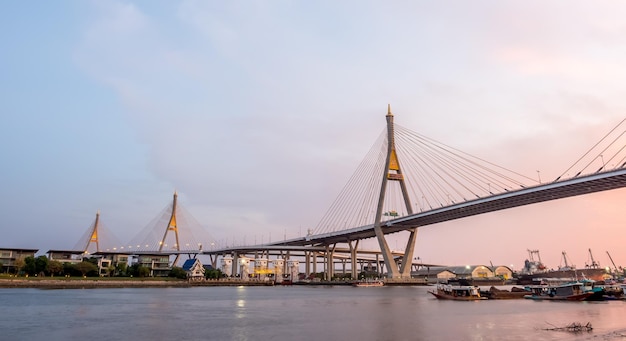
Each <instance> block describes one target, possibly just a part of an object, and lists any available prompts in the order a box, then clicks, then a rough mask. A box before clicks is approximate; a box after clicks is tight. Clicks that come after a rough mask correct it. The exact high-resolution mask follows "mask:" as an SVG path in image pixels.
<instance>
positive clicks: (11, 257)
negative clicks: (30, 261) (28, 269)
mask: <svg viewBox="0 0 626 341" xmlns="http://www.w3.org/2000/svg"><path fill="white" fill-rule="evenodd" d="M37 251H39V249H0V263H2V266H1V267H0V272H12V273H15V272H17V270H18V269H16V261H17V263H19V260H20V259H21V260H23V259H24V258H26V257H33V258H34V257H35V254H36V253H37Z"/></svg>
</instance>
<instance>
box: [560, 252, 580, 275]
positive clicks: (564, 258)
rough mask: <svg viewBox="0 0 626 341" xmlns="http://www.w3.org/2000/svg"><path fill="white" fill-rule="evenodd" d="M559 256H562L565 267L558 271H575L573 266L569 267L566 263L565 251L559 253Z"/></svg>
mask: <svg viewBox="0 0 626 341" xmlns="http://www.w3.org/2000/svg"><path fill="white" fill-rule="evenodd" d="M561 254H563V262H564V263H565V266H563V267H561V268H559V270H563V271H567V270H574V269H576V266H575V265H573V264H572V265H570V264H569V263H568V262H567V253H565V251H563V252H561Z"/></svg>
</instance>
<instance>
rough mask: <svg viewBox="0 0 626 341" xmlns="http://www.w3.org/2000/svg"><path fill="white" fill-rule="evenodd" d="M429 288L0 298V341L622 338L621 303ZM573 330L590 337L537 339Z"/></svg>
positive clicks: (8, 292)
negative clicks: (484, 297)
mask: <svg viewBox="0 0 626 341" xmlns="http://www.w3.org/2000/svg"><path fill="white" fill-rule="evenodd" d="M429 289H432V288H429V287H423V286H415V287H372V288H356V287H347V286H334V287H327V286H284V287H281V286H276V287H193V288H111V289H61V290H42V289H0V307H1V309H0V340H47V341H56V340H76V341H78V340H89V341H91V340H177V341H183V340H241V341H246V340H316V341H319V340H620V339H622V340H623V339H626V301H605V302H548V301H533V300H526V299H517V300H489V301H475V302H459V301H440V300H436V299H435V298H434V297H433V296H432V295H430V294H428V292H427V291H428V290H429ZM573 322H578V323H582V324H586V323H587V322H591V324H592V326H593V327H594V329H593V331H592V332H584V333H579V334H574V333H570V332H563V331H548V330H545V329H546V328H552V327H554V326H556V327H562V326H566V325H568V324H570V323H573Z"/></svg>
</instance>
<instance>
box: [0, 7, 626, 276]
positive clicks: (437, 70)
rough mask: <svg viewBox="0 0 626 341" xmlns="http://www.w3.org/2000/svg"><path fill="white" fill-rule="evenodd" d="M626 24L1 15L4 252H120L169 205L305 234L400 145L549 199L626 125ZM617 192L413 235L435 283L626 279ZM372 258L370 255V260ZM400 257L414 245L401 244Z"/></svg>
mask: <svg viewBox="0 0 626 341" xmlns="http://www.w3.org/2000/svg"><path fill="white" fill-rule="evenodd" d="M625 14H626V4H624V3H622V2H617V1H595V2H593V3H590V2H585V1H569V2H568V3H567V4H563V3H561V2H545V1H523V2H522V1H509V2H494V1H473V2H471V3H469V2H463V1H455V0H449V1H439V2H435V3H432V2H428V1H416V2H411V3H402V4H401V3H380V4H379V3H369V2H359V1H345V2H339V3H337V2H331V1H319V2H314V3H311V2H305V1H295V2H269V1H267V2H266V1H250V2H246V3H238V2H234V3H220V2H205V1H193V0H189V1H178V2H170V1H159V0H157V1H66V2H58V3H46V2H42V3H37V5H36V6H31V5H29V4H27V3H23V2H10V3H6V4H4V6H3V11H2V12H1V13H0V28H1V30H0V44H2V51H3V53H0V96H1V97H0V113H1V114H0V142H1V143H0V158H1V159H2V160H3V162H2V165H3V167H2V168H1V170H0V176H1V178H2V188H3V190H2V194H3V195H2V196H1V197H0V213H1V215H2V218H3V219H2V224H1V225H0V226H1V227H0V232H1V235H2V239H1V240H0V247H18V248H38V249H40V252H45V251H47V250H49V249H67V248H72V247H73V246H74V245H75V244H76V242H77V241H78V240H79V239H80V238H81V236H82V235H83V233H84V232H85V231H86V230H87V229H88V228H89V226H90V225H91V223H92V222H93V219H94V217H95V214H96V212H97V211H98V210H99V211H100V213H101V222H102V224H103V225H104V226H105V227H106V228H107V229H109V230H111V232H112V233H113V234H115V236H116V237H117V238H118V239H120V240H121V241H128V240H131V239H132V238H133V237H135V236H136V235H137V234H138V233H139V232H140V231H141V230H142V229H143V228H144V227H146V225H148V224H149V223H150V221H151V220H152V219H154V218H155V217H156V216H157V215H158V214H159V213H160V212H161V211H162V209H163V208H164V207H166V206H167V205H168V204H169V203H170V201H171V197H172V194H173V193H174V191H177V192H178V194H179V202H180V204H181V205H182V206H184V207H185V209H186V210H187V211H188V212H189V213H190V214H191V215H193V217H195V219H196V220H198V222H200V223H201V224H202V226H203V227H204V228H205V229H206V231H207V232H208V233H210V234H211V235H212V236H213V237H215V238H216V239H217V240H218V241H221V240H228V241H229V242H230V241H232V240H235V241H236V242H238V243H243V242H244V241H245V242H246V243H248V244H252V243H253V241H255V240H256V241H257V242H261V241H264V242H267V241H268V240H269V239H270V236H271V238H272V239H273V240H276V239H278V238H281V239H282V238H283V237H286V238H293V237H297V236H300V235H304V234H306V230H307V229H308V228H313V227H315V225H316V224H317V223H318V222H319V220H320V218H321V217H322V216H323V214H324V213H325V212H326V209H327V208H328V207H329V206H330V205H331V204H332V202H333V200H334V199H335V197H336V196H337V194H338V193H339V192H340V191H341V189H342V187H343V186H344V184H345V183H346V182H347V181H348V179H349V177H350V176H351V174H352V173H353V172H354V170H355V169H356V168H357V166H358V164H359V162H360V161H361V160H362V159H363V158H364V157H365V154H366V153H367V151H368V150H369V148H370V147H371V146H372V144H373V143H374V142H375V139H376V138H377V137H378V136H379V134H380V133H381V131H382V130H383V129H384V128H385V118H384V116H385V114H386V112H387V105H388V104H391V108H392V111H393V113H394V115H395V121H396V123H397V124H399V125H402V126H403V127H406V128H408V129H411V130H413V131H416V132H419V133H421V134H424V135H426V136H429V137H431V138H434V139H436V140H438V141H441V142H444V143H446V144H448V145H450V146H453V147H455V148H458V149H460V150H463V151H465V152H467V153H470V154H472V155H476V156H479V157H481V158H483V159H486V160H489V161H491V162H493V163H496V164H498V165H501V166H505V167H507V168H509V169H513V170H515V171H517V172H519V173H522V174H524V175H526V176H529V177H533V178H534V177H541V178H542V179H544V180H545V179H555V178H556V177H558V176H559V175H560V174H561V173H562V172H563V171H565V170H566V169H567V168H568V167H569V166H570V165H571V164H573V163H574V162H575V161H576V160H577V159H578V158H579V157H580V156H581V155H582V154H583V153H584V152H586V151H587V150H588V149H589V148H590V147H591V146H592V145H593V144H594V143H595V142H597V141H598V140H600V139H601V138H602V136H604V134H605V133H607V132H608V131H609V130H610V129H611V128H613V127H614V126H615V125H616V124H618V123H619V122H620V121H622V120H623V119H624V118H625V117H626V96H625V94H624V89H626V64H624V62H623V60H625V58H626V49H625V48H624V46H626V24H625V23H624V20H623V18H624V15H625ZM624 200H626V190H621V189H620V190H614V191H609V192H604V193H596V194H591V195H586V196H580V197H575V198H569V199H563V200H558V201H554V202H547V203H541V204H536V205H529V206H526V207H520V208H514V209H510V210H505V211H501V212H494V213H490V214H486V215H482V216H476V217H470V218H467V219H462V220H459V221H452V222H448V223H444V224H438V225H433V226H428V227H424V228H421V229H420V231H419V233H418V241H417V246H416V251H415V256H416V257H420V259H421V260H423V261H424V262H428V263H444V264H454V265H459V264H489V262H493V263H494V264H506V265H513V266H514V267H515V268H519V267H521V266H522V264H523V261H524V259H526V258H527V251H526V250H527V249H538V250H540V252H541V257H542V260H543V261H544V263H546V265H547V266H548V267H558V265H559V263H560V262H561V252H562V251H566V252H567V254H568V256H569V258H570V260H571V261H572V262H573V263H574V264H575V265H576V266H578V267H584V265H585V263H586V262H589V259H588V249H589V248H591V249H592V251H593V253H594V257H595V258H596V260H597V261H599V262H600V263H601V265H603V266H608V265H611V264H610V261H609V259H608V257H607V256H606V251H609V252H610V253H611V255H612V257H613V259H614V260H615V262H616V263H618V265H626V250H624V249H623V247H622V241H623V240H624V238H625V237H626V232H624V226H625V225H626V216H625V215H624V214H623V209H622V206H623V202H624ZM365 244H366V245H370V246H371V247H375V246H376V243H375V241H369V242H367V243H365ZM389 244H390V246H391V247H392V248H396V245H398V246H400V247H402V246H403V244H404V240H403V239H402V238H400V237H399V236H390V237H389Z"/></svg>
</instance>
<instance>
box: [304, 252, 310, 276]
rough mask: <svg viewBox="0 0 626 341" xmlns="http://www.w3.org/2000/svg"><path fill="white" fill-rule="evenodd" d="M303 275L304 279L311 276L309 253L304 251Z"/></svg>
mask: <svg viewBox="0 0 626 341" xmlns="http://www.w3.org/2000/svg"><path fill="white" fill-rule="evenodd" d="M304 274H305V276H306V278H309V276H310V275H311V252H309V251H304Z"/></svg>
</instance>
